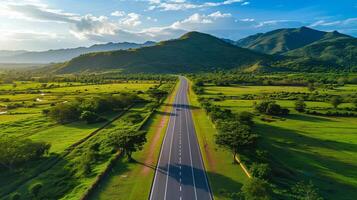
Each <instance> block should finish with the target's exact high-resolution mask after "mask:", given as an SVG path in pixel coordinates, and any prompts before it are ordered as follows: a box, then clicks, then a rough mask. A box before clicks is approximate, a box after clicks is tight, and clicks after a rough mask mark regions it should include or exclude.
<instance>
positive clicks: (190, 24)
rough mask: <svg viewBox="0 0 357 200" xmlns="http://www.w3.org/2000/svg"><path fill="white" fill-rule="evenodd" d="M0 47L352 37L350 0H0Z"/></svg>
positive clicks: (356, 9)
mask: <svg viewBox="0 0 357 200" xmlns="http://www.w3.org/2000/svg"><path fill="white" fill-rule="evenodd" d="M0 1H1V4H0V17H1V18H0V49H1V50H47V49H59V48H71V47H78V46H90V45H93V44H97V43H107V42H124V41H127V42H137V43H142V42H145V41H148V40H152V41H160V40H166V39H171V38H176V37H178V36H180V35H181V34H183V33H185V32H188V31H200V32H205V33H209V34H212V35H214V36H217V37H221V38H228V39H232V40H237V39H240V38H242V37H245V36H248V35H251V34H255V33H259V32H266V31H270V30H274V29H277V28H290V27H291V28H293V27H300V26H308V27H311V28H315V29H319V30H324V31H332V30H337V31H339V32H342V33H345V34H349V35H352V36H357V16H356V13H357V3H356V1H353V0H345V1H339V2H336V1H323V0H316V1H314V2H311V1H308V0H301V1H299V3H296V1H286V0H285V1H284V0H273V1H269V2H267V1H264V0H134V1H133V0H108V1H100V0H93V1H91V2H90V3H88V1H85V0H76V1H74V0H16V1H15V0H0Z"/></svg>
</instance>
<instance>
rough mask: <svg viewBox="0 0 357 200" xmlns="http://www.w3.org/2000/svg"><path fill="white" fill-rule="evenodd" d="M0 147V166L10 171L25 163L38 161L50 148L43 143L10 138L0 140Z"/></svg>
mask: <svg viewBox="0 0 357 200" xmlns="http://www.w3.org/2000/svg"><path fill="white" fill-rule="evenodd" d="M0 146H1V148H0V165H1V166H3V167H5V168H7V169H10V170H11V169H13V168H14V167H16V166H18V165H20V164H23V163H26V162H27V161H32V160H36V159H39V158H40V157H42V156H43V155H45V154H47V153H48V151H49V149H50V147H51V145H50V144H47V143H44V142H33V141H31V140H30V139H21V138H12V137H2V138H0Z"/></svg>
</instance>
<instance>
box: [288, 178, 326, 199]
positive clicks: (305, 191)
mask: <svg viewBox="0 0 357 200" xmlns="http://www.w3.org/2000/svg"><path fill="white" fill-rule="evenodd" d="M291 192H292V195H293V196H294V198H295V199H297V200H323V198H322V197H321V196H320V195H319V192H318V189H317V188H316V187H315V186H314V184H312V182H311V181H310V182H309V183H305V182H303V181H302V182H298V183H297V184H296V185H294V186H293V187H292V188H291Z"/></svg>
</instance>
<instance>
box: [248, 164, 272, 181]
mask: <svg viewBox="0 0 357 200" xmlns="http://www.w3.org/2000/svg"><path fill="white" fill-rule="evenodd" d="M249 171H250V172H251V174H252V176H254V177H255V178H260V179H267V178H269V177H270V173H271V168H270V167H269V165H268V164H266V163H264V164H259V163H253V164H252V165H251V166H250V170H249Z"/></svg>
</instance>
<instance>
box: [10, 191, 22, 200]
mask: <svg viewBox="0 0 357 200" xmlns="http://www.w3.org/2000/svg"><path fill="white" fill-rule="evenodd" d="M20 199H21V193H18V192H15V193H14V194H12V195H11V200H20Z"/></svg>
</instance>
